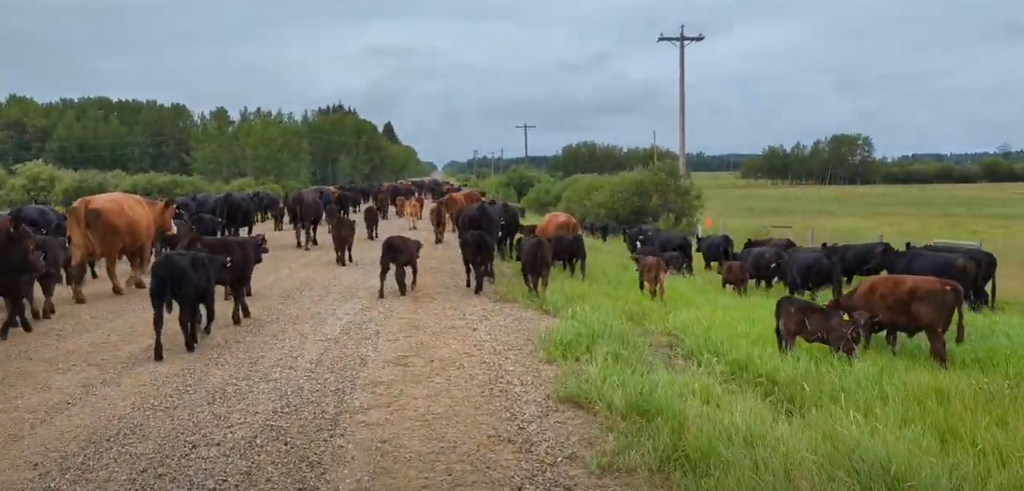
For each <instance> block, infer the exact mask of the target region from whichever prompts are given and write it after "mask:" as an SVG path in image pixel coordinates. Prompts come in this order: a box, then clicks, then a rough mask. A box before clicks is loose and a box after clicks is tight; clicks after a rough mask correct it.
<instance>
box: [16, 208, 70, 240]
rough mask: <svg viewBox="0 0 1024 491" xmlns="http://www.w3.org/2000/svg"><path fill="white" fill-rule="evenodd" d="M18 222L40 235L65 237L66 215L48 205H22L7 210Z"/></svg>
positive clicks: (66, 231) (66, 233)
mask: <svg viewBox="0 0 1024 491" xmlns="http://www.w3.org/2000/svg"><path fill="white" fill-rule="evenodd" d="M7 214H8V215H10V216H11V217H12V218H16V219H17V220H18V221H19V222H20V223H22V224H24V225H27V226H29V227H30V228H32V229H34V230H36V231H37V232H39V234H41V235H48V236H50V237H67V235H68V217H67V216H65V215H64V214H62V213H60V212H58V211H57V210H55V209H53V208H52V207H49V206H43V205H24V206H16V207H14V208H11V211H9V212H7Z"/></svg>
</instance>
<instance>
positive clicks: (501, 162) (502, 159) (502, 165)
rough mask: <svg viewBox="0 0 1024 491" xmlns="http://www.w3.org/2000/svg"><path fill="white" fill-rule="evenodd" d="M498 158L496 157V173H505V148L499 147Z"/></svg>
mask: <svg viewBox="0 0 1024 491" xmlns="http://www.w3.org/2000/svg"><path fill="white" fill-rule="evenodd" d="M500 155H501V156H500V157H498V159H499V160H498V172H499V173H502V174H504V173H505V147H501V153H500Z"/></svg>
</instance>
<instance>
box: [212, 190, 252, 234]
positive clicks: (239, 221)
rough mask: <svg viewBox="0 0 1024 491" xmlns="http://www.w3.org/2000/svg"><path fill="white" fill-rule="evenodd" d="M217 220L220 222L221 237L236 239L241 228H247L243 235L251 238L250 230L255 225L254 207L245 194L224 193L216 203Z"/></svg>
mask: <svg viewBox="0 0 1024 491" xmlns="http://www.w3.org/2000/svg"><path fill="white" fill-rule="evenodd" d="M217 218H220V220H221V223H220V225H221V234H220V235H221V236H225V235H230V236H233V237H238V236H239V235H241V229H242V228H243V227H246V228H248V231H247V232H246V234H245V235H247V236H252V228H253V227H254V226H255V225H256V205H255V204H254V203H253V202H252V197H251V196H249V195H247V194H243V193H226V194H225V195H224V196H222V197H221V199H220V202H219V203H218V208H217Z"/></svg>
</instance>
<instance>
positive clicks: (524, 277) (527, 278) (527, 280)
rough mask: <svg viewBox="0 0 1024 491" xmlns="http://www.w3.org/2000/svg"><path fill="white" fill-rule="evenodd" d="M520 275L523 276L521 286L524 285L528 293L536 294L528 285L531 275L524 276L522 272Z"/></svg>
mask: <svg viewBox="0 0 1024 491" xmlns="http://www.w3.org/2000/svg"><path fill="white" fill-rule="evenodd" d="M522 274H523V284H524V285H526V289H527V290H528V291H530V293H537V292H536V290H535V289H534V287H533V285H531V284H530V281H531V279H532V276H533V275H529V274H526V271H523V272H522Z"/></svg>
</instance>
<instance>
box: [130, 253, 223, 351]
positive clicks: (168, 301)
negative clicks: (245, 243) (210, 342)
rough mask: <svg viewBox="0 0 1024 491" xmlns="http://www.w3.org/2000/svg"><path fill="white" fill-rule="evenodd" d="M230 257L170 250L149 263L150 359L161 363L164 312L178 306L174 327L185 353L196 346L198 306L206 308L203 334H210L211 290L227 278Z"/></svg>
mask: <svg viewBox="0 0 1024 491" xmlns="http://www.w3.org/2000/svg"><path fill="white" fill-rule="evenodd" d="M230 269H231V258H230V257H224V256H219V255H213V254H205V253H202V252H191V251H189V252H186V251H171V252H168V253H167V254H164V255H163V256H162V257H160V259H157V260H156V261H154V262H153V269H152V280H150V284H149V300H150V303H151V304H152V307H153V333H154V335H155V341H154V343H153V360H154V361H164V345H163V342H162V341H161V337H162V333H163V328H164V309H165V308H166V309H167V313H168V314H170V313H171V312H173V310H174V306H173V304H172V302H177V303H178V326H179V327H181V334H182V337H184V338H185V350H186V351H188V352H189V353H192V352H194V351H195V350H196V344H198V343H199V322H200V318H201V315H200V312H199V306H200V305H202V306H203V307H204V308H205V309H206V326H205V327H203V333H205V334H206V335H207V336H209V335H210V334H211V328H212V326H213V320H214V318H215V317H216V314H215V306H216V301H215V296H214V289H215V287H216V284H217V282H218V279H220V280H223V278H225V277H226V276H228V275H229V270H230Z"/></svg>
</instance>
